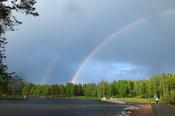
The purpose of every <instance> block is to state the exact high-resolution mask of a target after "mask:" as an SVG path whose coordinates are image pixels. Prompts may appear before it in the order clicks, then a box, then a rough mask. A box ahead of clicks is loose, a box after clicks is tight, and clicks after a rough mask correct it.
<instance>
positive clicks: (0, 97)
mask: <svg viewBox="0 0 175 116" xmlns="http://www.w3.org/2000/svg"><path fill="white" fill-rule="evenodd" d="M0 99H8V100H24V96H19V95H8V96H7V95H6V96H0Z"/></svg>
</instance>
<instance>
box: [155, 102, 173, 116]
mask: <svg viewBox="0 0 175 116" xmlns="http://www.w3.org/2000/svg"><path fill="white" fill-rule="evenodd" d="M152 108H153V111H154V113H155V115H156V116H175V106H173V105H168V104H152Z"/></svg>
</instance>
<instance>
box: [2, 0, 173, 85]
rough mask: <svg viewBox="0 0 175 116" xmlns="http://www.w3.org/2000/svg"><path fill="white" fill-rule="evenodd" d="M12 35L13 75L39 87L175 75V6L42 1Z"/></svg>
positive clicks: (135, 0)
mask: <svg viewBox="0 0 175 116" xmlns="http://www.w3.org/2000/svg"><path fill="white" fill-rule="evenodd" d="M36 8H37V10H38V12H39V14H40V16H38V17H32V16H25V15H20V14H15V15H16V16H17V17H18V18H19V19H20V20H21V21H22V22H23V24H22V25H20V26H18V27H16V28H17V31H15V32H8V33H6V37H7V39H8V45H7V47H6V55H7V59H6V60H5V62H6V63H7V64H8V67H9V71H15V72H17V74H19V75H22V77H23V78H24V79H25V80H28V81H30V82H33V83H67V82H75V83H89V82H94V83H97V82H99V81H101V80H107V81H109V82H111V81H113V80H119V79H120V80H121V79H134V80H136V79H146V78H148V77H150V76H151V75H155V74H160V73H175V61H174V59H175V52H174V50H175V46H174V43H175V23H174V20H175V1H174V0H132V1H131V0H110V1H109V0H47V1H46V0H37V4H36Z"/></svg>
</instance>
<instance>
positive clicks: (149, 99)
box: [117, 97, 162, 103]
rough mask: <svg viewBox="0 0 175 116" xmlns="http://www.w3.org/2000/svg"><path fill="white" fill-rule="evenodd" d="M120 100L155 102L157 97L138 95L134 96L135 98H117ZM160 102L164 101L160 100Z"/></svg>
mask: <svg viewBox="0 0 175 116" xmlns="http://www.w3.org/2000/svg"><path fill="white" fill-rule="evenodd" d="M117 99H118V100H121V101H126V102H141V103H155V99H154V98H137V97H133V98H117ZM160 102H162V101H161V100H160Z"/></svg>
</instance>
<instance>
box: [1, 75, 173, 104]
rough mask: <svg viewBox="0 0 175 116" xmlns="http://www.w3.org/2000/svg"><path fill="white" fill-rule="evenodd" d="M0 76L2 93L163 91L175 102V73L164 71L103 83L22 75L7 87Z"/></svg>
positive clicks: (138, 93) (122, 95)
mask: <svg viewBox="0 0 175 116" xmlns="http://www.w3.org/2000/svg"><path fill="white" fill-rule="evenodd" d="M2 83H3V81H1V80H0V95H2V94H9V95H13V94H18V95H24V96H47V97H49V96H50V97H74V96H86V97H98V98H100V97H107V98H111V97H118V98H125V97H139V98H153V97H154V96H155V95H157V94H159V95H160V97H161V98H162V99H163V100H164V101H166V102H168V103H175V74H170V73H163V74H160V75H155V76H152V77H150V78H149V79H145V80H118V81H113V82H111V83H108V82H107V81H105V80H103V81H101V82H100V83H98V84H96V83H89V84H73V83H67V84H52V85H48V84H45V85H42V84H33V83H29V82H24V81H22V80H20V79H19V78H18V79H16V80H14V81H12V82H11V84H10V85H9V88H8V89H7V87H6V86H3V84H2Z"/></svg>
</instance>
